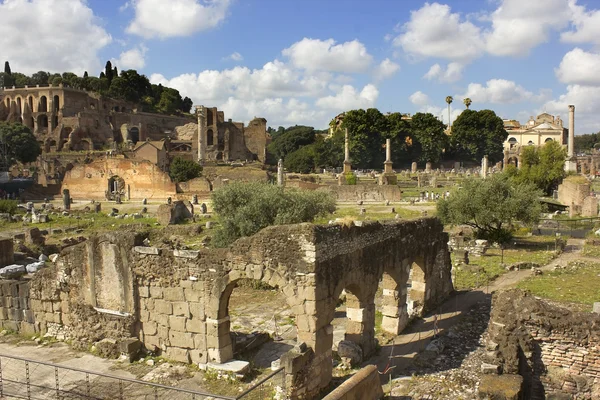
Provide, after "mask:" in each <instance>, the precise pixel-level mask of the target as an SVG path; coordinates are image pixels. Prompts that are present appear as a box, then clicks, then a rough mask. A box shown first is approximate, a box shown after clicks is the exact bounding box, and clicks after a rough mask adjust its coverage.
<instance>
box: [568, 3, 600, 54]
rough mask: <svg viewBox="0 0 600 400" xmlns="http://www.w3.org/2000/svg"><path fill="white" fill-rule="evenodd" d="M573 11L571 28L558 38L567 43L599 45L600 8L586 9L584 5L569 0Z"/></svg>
mask: <svg viewBox="0 0 600 400" xmlns="http://www.w3.org/2000/svg"><path fill="white" fill-rule="evenodd" d="M569 6H570V7H571V11H572V13H573V16H572V19H571V22H572V25H573V28H574V29H572V30H570V31H566V32H563V33H562V34H561V35H560V39H561V40H562V41H563V42H567V43H593V44H596V45H600V10H591V11H587V10H586V8H585V7H584V6H578V5H577V4H576V3H575V2H574V1H571V2H569Z"/></svg>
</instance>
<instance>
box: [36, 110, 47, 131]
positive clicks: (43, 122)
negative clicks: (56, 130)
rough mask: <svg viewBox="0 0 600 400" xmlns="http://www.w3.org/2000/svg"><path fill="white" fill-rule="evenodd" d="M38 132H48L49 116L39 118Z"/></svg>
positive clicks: (43, 115)
mask: <svg viewBox="0 0 600 400" xmlns="http://www.w3.org/2000/svg"><path fill="white" fill-rule="evenodd" d="M38 131H40V132H47V131H48V116H47V115H45V114H42V115H39V116H38Z"/></svg>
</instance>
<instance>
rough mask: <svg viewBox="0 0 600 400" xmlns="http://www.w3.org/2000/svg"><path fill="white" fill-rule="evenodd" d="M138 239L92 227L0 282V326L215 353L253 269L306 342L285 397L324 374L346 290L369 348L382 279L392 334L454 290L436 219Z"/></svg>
mask: <svg viewBox="0 0 600 400" xmlns="http://www.w3.org/2000/svg"><path fill="white" fill-rule="evenodd" d="M143 239H144V234H143V233H136V232H130V233H127V232H121V233H110V234H104V235H101V236H96V237H92V238H91V239H89V240H88V241H86V242H83V243H80V244H77V245H74V246H72V247H69V248H66V249H65V250H63V251H62V252H61V254H60V257H59V259H58V261H57V263H56V265H55V266H54V267H52V268H47V269H44V270H42V271H40V272H39V273H38V274H36V275H35V276H34V278H33V279H32V280H31V281H30V282H27V281H23V282H12V283H11V282H7V283H5V284H4V285H1V286H2V295H3V301H4V305H5V306H4V308H3V309H2V311H3V312H2V313H1V315H0V317H2V318H3V321H2V325H3V326H5V327H10V328H11V329H15V330H17V329H18V330H22V331H35V332H42V333H43V332H46V331H48V330H52V332H60V334H61V335H64V336H65V337H70V338H73V339H74V341H75V342H77V341H80V340H87V341H89V340H98V339H101V338H103V337H109V338H115V339H117V340H120V339H124V338H128V337H130V336H134V337H138V338H139V339H140V340H141V341H142V342H143V343H144V345H145V346H146V347H147V348H148V349H151V350H154V349H157V350H160V351H162V353H163V354H164V355H165V356H166V357H167V358H170V359H173V360H177V361H182V362H199V363H207V362H216V363H222V362H225V361H228V360H230V359H232V358H233V354H234V349H233V343H232V339H231V335H230V319H229V311H228V304H229V297H230V295H231V293H232V292H233V290H234V289H235V287H236V285H237V281H238V280H239V279H242V278H250V279H255V280H260V281H262V282H264V283H267V284H269V285H271V286H276V287H277V288H279V290H281V291H282V292H283V293H284V294H285V296H286V299H287V303H288V305H289V307H290V308H291V309H292V313H293V315H294V316H295V321H296V328H297V333H298V342H299V343H305V344H306V346H304V345H300V346H298V347H297V350H292V351H290V352H288V353H286V354H285V355H284V356H283V357H282V359H281V362H282V366H284V367H285V368H286V379H287V381H288V387H289V388H291V390H292V398H316V397H317V395H318V393H319V391H320V390H321V389H322V388H324V387H326V386H327V385H328V384H329V382H330V380H331V376H332V345H333V327H332V325H331V323H332V320H333V318H334V313H335V309H336V306H337V303H338V299H339V297H340V294H341V293H342V291H343V290H344V289H345V290H346V292H347V317H348V322H347V326H346V340H350V341H353V342H355V343H357V344H358V345H359V346H360V347H361V348H362V350H363V352H364V354H365V355H366V356H368V355H370V354H373V352H374V350H375V346H376V342H375V332H374V328H375V309H376V306H375V293H376V291H377V290H378V288H379V285H380V283H381V284H382V285H383V296H384V299H383V304H382V305H381V312H382V313H383V316H384V317H383V324H382V327H383V329H385V330H386V331H388V332H390V333H393V334H397V333H399V332H400V331H402V329H403V328H404V327H405V326H406V324H407V323H408V321H409V319H410V318H411V316H417V315H421V314H422V313H423V312H424V311H426V310H428V309H432V308H434V307H436V306H437V305H438V304H439V303H440V302H442V301H443V300H444V299H445V298H446V297H447V295H448V294H449V293H450V291H451V290H452V282H451V277H450V269H451V264H450V257H449V253H448V250H447V246H446V243H447V241H448V236H447V234H445V233H444V232H443V225H442V224H441V223H440V222H439V220H437V219H435V218H424V219H417V220H411V221H403V222H393V221H390V222H370V223H367V222H364V223H361V224H360V225H359V226H352V225H351V226H344V225H332V226H319V225H312V224H299V225H286V226H274V227H270V228H266V229H263V230H262V231H260V232H259V233H258V234H256V235H254V236H252V237H246V238H242V239H239V240H238V241H236V242H235V243H234V244H233V245H231V246H230V247H229V248H225V249H204V250H199V251H191V250H173V249H170V248H156V247H145V246H143V245H142V241H143ZM408 282H410V283H411V284H410V286H409V285H407V283H408ZM92 326H94V328H93V329H92Z"/></svg>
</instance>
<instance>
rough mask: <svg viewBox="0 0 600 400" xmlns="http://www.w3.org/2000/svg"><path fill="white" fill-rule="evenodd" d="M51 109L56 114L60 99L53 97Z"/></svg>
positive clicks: (56, 96)
mask: <svg viewBox="0 0 600 400" xmlns="http://www.w3.org/2000/svg"><path fill="white" fill-rule="evenodd" d="M52 109H53V111H54V112H55V113H58V110H60V97H58V95H55V96H54V97H53V99H52Z"/></svg>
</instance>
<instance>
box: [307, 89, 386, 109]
mask: <svg viewBox="0 0 600 400" xmlns="http://www.w3.org/2000/svg"><path fill="white" fill-rule="evenodd" d="M377 97H379V90H377V88H376V87H375V86H374V85H371V84H368V85H366V86H365V87H364V88H363V89H362V90H361V91H360V92H359V91H357V90H356V89H355V88H354V86H351V85H344V86H343V87H342V89H341V90H340V91H339V92H338V93H336V94H335V95H333V96H326V97H321V98H320V99H318V100H317V102H316V105H317V106H318V107H322V108H326V109H329V110H337V111H344V110H351V109H354V108H369V107H373V106H374V105H375V102H376V101H377Z"/></svg>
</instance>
